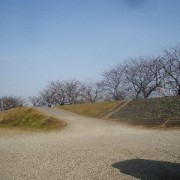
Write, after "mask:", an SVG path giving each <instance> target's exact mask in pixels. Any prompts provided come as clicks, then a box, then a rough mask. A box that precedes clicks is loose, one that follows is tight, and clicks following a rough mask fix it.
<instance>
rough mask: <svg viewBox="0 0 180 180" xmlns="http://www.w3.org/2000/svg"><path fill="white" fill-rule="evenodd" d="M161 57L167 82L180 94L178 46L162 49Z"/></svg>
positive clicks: (179, 48) (179, 55)
mask: <svg viewBox="0 0 180 180" xmlns="http://www.w3.org/2000/svg"><path fill="white" fill-rule="evenodd" d="M163 59H164V62H163V63H164V66H163V67H164V70H165V75H166V78H167V84H168V85H169V86H170V87H171V89H172V91H173V92H174V94H177V95H180V46H175V47H173V48H170V49H166V50H164V54H163Z"/></svg>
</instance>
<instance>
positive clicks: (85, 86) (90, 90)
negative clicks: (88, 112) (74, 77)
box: [80, 82, 102, 103]
mask: <svg viewBox="0 0 180 180" xmlns="http://www.w3.org/2000/svg"><path fill="white" fill-rule="evenodd" d="M80 96H81V101H82V102H91V103H93V102H97V101H99V100H101V99H102V88H101V87H100V85H99V83H98V82H83V83H81V93H80Z"/></svg>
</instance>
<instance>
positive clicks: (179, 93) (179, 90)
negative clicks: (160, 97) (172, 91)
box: [177, 86, 180, 96]
mask: <svg viewBox="0 0 180 180" xmlns="http://www.w3.org/2000/svg"><path fill="white" fill-rule="evenodd" d="M177 96H180V86H179V89H178V93H177Z"/></svg>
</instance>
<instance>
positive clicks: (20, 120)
mask: <svg viewBox="0 0 180 180" xmlns="http://www.w3.org/2000/svg"><path fill="white" fill-rule="evenodd" d="M64 125H65V123H64V122H63V121H60V120H58V119H56V118H54V117H50V116H47V115H45V114H43V113H41V112H39V111H38V110H36V109H33V108H28V107H20V108H13V109H10V110H7V111H4V112H1V113H0V127H9V128H10V127H16V128H21V129H39V130H53V129H58V128H60V127H63V126H64Z"/></svg>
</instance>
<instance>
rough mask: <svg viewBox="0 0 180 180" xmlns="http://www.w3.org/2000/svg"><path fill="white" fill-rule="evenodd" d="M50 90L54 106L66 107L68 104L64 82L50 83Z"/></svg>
mask: <svg viewBox="0 0 180 180" xmlns="http://www.w3.org/2000/svg"><path fill="white" fill-rule="evenodd" d="M48 89H49V91H51V94H52V98H53V103H54V104H58V105H64V104H65V103H66V102H67V95H66V86H65V82H64V81H60V80H58V81H50V82H49V85H48Z"/></svg>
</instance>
